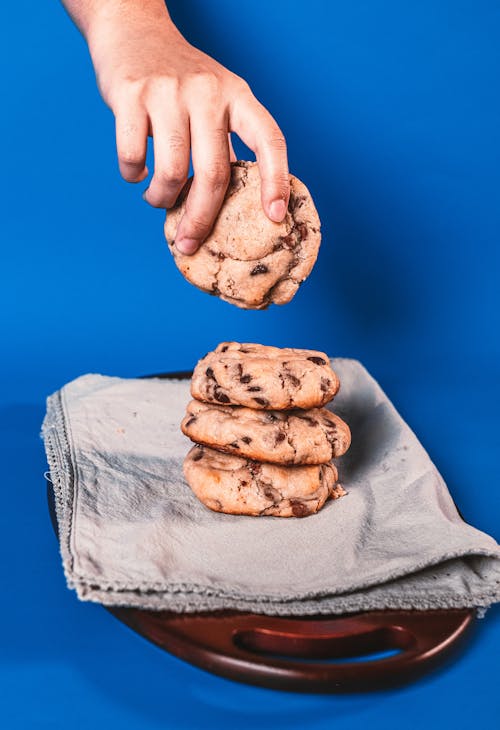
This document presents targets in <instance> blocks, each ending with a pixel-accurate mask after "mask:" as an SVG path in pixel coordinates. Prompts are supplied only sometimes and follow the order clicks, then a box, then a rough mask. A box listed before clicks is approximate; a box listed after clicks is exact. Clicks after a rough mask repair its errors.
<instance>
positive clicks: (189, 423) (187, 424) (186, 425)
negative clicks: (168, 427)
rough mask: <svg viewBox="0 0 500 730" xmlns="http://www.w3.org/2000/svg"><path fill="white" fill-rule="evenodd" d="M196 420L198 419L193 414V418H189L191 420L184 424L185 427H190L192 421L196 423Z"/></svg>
mask: <svg viewBox="0 0 500 730" xmlns="http://www.w3.org/2000/svg"><path fill="white" fill-rule="evenodd" d="M195 421H196V416H191V418H190V419H189V421H188V422H187V423H186V424H184V428H189V426H190V425H191V424H192V423H194V422H195Z"/></svg>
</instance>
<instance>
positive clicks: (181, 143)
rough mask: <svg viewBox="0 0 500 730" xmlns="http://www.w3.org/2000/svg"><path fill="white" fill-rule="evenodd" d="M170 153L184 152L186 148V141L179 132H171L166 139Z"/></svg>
mask: <svg viewBox="0 0 500 730" xmlns="http://www.w3.org/2000/svg"><path fill="white" fill-rule="evenodd" d="M167 147H168V149H169V150H170V152H184V151H185V150H186V148H187V144H186V139H185V138H184V136H183V135H182V134H181V133H180V132H173V133H172V134H171V135H170V136H169V137H168V139H167Z"/></svg>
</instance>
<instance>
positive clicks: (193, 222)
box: [185, 215, 210, 238]
mask: <svg viewBox="0 0 500 730" xmlns="http://www.w3.org/2000/svg"><path fill="white" fill-rule="evenodd" d="M209 229H210V221H209V220H208V219H206V218H204V217H203V216H200V215H190V216H188V217H186V229H185V230H186V232H187V233H188V235H189V236H192V237H193V238H201V237H202V236H204V235H205V234H206V233H207V231H208V230H209Z"/></svg>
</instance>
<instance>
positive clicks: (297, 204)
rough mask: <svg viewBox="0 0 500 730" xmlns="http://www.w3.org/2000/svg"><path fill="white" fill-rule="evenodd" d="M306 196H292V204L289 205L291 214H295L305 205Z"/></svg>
mask: <svg viewBox="0 0 500 730" xmlns="http://www.w3.org/2000/svg"><path fill="white" fill-rule="evenodd" d="M304 200H305V196H304V195H293V193H292V194H291V195H290V202H289V203H288V210H289V211H290V213H293V212H294V211H295V210H297V208H301V207H302V205H303V204H304Z"/></svg>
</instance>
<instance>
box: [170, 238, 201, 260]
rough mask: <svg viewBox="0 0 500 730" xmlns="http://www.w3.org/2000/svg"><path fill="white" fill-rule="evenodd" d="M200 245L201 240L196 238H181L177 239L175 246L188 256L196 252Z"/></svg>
mask: <svg viewBox="0 0 500 730" xmlns="http://www.w3.org/2000/svg"><path fill="white" fill-rule="evenodd" d="M199 245H200V242H199V241H197V240H196V239H195V238H180V239H178V240H177V239H176V241H175V248H176V249H177V250H178V251H179V253H184V254H186V255H187V256H190V255H191V254H192V253H194V252H195V251H196V249H197V248H198V246H199Z"/></svg>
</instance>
